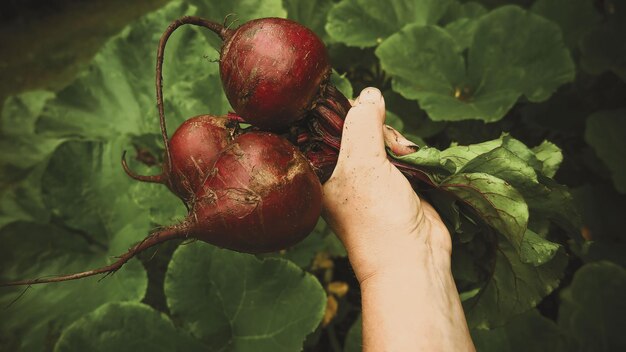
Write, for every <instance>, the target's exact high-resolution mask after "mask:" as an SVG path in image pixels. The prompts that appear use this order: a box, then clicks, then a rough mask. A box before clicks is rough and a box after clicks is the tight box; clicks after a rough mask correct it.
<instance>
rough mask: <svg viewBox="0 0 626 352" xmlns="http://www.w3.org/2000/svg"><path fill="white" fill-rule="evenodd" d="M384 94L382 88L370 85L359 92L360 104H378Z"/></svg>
mask: <svg viewBox="0 0 626 352" xmlns="http://www.w3.org/2000/svg"><path fill="white" fill-rule="evenodd" d="M381 97H382V94H381V93H380V90H378V89H377V88H374V87H368V88H365V89H363V90H362V91H361V94H359V102H358V103H359V104H376V103H378V102H380V98H381Z"/></svg>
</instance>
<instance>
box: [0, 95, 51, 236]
mask: <svg viewBox="0 0 626 352" xmlns="http://www.w3.org/2000/svg"><path fill="white" fill-rule="evenodd" d="M53 96H54V94H52V93H50V92H45V91H35V92H29V93H24V94H21V95H19V96H14V97H10V98H8V99H7V100H6V101H5V102H4V105H3V107H2V115H1V117H0V228H2V227H3V226H4V225H6V224H9V223H11V222H13V221H19V220H28V221H41V222H46V221H47V216H48V210H47V209H46V207H45V205H44V204H43V200H42V199H41V192H40V184H41V183H40V182H41V175H42V173H43V171H44V170H45V162H46V160H47V158H48V157H49V156H50V154H52V152H53V151H54V150H55V149H56V147H57V146H58V145H59V144H60V143H62V142H63V140H62V139H57V138H47V137H42V136H38V135H36V134H35V133H34V132H35V122H36V120H37V118H38V117H39V115H40V114H41V111H42V109H43V107H44V105H45V103H46V102H47V101H48V100H49V99H51V98H52V97H53Z"/></svg>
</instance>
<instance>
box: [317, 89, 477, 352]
mask: <svg viewBox="0 0 626 352" xmlns="http://www.w3.org/2000/svg"><path fill="white" fill-rule="evenodd" d="M384 121H385V101H384V99H383V97H382V95H381V93H380V91H379V90H378V89H375V88H367V89H365V90H363V91H362V92H361V95H360V96H359V97H358V98H357V99H356V101H355V103H354V106H353V107H352V109H350V111H349V112H348V115H347V116H346V120H345V124H344V128H343V135H342V138H341V148H340V151H339V160H338V161H337V165H336V167H335V170H334V171H333V174H332V175H331V177H330V179H329V180H328V181H326V183H325V184H324V195H323V204H324V208H323V209H324V210H323V214H322V215H323V216H324V218H325V219H326V221H327V222H328V223H329V224H330V226H331V227H332V228H333V230H334V231H335V233H336V234H337V235H338V236H339V238H340V239H341V241H342V242H343V244H344V246H345V247H346V250H347V252H348V257H349V259H350V263H351V264H352V268H353V269H354V273H355V274H356V277H357V279H358V280H359V283H360V288H361V303H362V317H363V351H364V352H368V351H383V350H384V351H468V352H472V351H475V349H474V345H473V343H472V340H471V337H470V334H469V329H468V327H467V323H466V321H465V316H464V314H463V308H462V305H461V300H460V298H459V295H458V293H457V289H456V286H455V283H454V279H453V277H452V272H451V268H450V255H451V251H452V243H451V239H450V234H449V232H448V230H447V228H446V226H445V225H444V223H443V222H442V221H441V218H440V217H439V215H438V214H437V212H436V211H435V209H433V207H432V206H430V204H428V203H427V202H426V201H424V200H423V199H420V197H419V196H418V195H417V194H416V193H415V192H414V191H413V189H412V188H411V185H410V184H409V182H408V180H407V179H406V178H405V177H404V175H402V173H400V171H399V170H398V169H397V168H396V167H395V166H393V165H392V164H391V162H390V161H389V160H388V159H387V154H386V152H385V141H387V142H388V143H399V144H401V145H402V144H404V145H406V143H402V140H401V136H397V135H396V136H395V137H394V138H385V136H387V135H388V130H387V129H383V123H384ZM389 147H390V148H391V149H392V150H394V151H396V152H397V150H401V149H402V148H396V147H397V145H395V146H393V145H391V146H389Z"/></svg>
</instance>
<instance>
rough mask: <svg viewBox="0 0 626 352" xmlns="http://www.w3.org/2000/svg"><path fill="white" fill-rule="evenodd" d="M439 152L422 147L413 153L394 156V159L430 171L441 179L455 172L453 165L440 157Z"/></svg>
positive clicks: (435, 149)
mask: <svg viewBox="0 0 626 352" xmlns="http://www.w3.org/2000/svg"><path fill="white" fill-rule="evenodd" d="M441 153H442V152H441V151H439V149H437V148H431V147H424V148H420V149H419V150H418V151H416V152H415V153H411V154H407V155H402V156H394V157H395V158H396V159H398V160H400V161H403V162H407V163H409V164H412V165H416V166H420V167H421V168H423V169H426V170H431V171H432V172H434V173H437V174H439V175H441V176H443V177H445V176H448V175H450V174H452V173H454V171H455V165H454V164H453V163H452V162H450V161H448V160H446V159H444V158H442V157H441Z"/></svg>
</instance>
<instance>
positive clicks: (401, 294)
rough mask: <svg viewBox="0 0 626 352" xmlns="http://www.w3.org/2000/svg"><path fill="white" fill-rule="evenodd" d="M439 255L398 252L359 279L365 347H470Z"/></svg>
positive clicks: (429, 251) (421, 251) (446, 260)
mask: <svg viewBox="0 0 626 352" xmlns="http://www.w3.org/2000/svg"><path fill="white" fill-rule="evenodd" d="M409 251H410V250H408V249H407V252H409ZM445 255H446V253H435V252H433V250H432V249H431V248H428V247H425V248H422V249H419V250H418V252H416V253H401V252H400V253H398V256H397V257H396V259H394V261H393V262H390V263H388V265H386V266H385V268H384V269H381V270H380V271H377V272H376V273H375V274H372V275H370V276H369V277H366V278H364V279H363V280H362V282H361V293H362V305H363V350H364V351H365V352H368V351H376V352H378V351H474V345H473V343H472V340H471V337H470V335H469V331H468V328H467V323H466V320H465V315H464V313H463V308H462V306H461V301H460V299H459V296H458V293H457V290H456V286H455V284H454V280H453V278H452V274H451V272H450V269H449V268H450V265H449V261H450V259H449V253H448V254H447V256H448V257H447V258H446V257H445Z"/></svg>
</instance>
